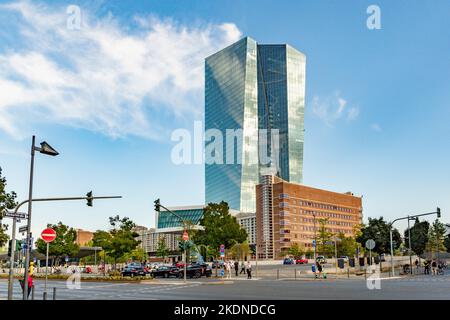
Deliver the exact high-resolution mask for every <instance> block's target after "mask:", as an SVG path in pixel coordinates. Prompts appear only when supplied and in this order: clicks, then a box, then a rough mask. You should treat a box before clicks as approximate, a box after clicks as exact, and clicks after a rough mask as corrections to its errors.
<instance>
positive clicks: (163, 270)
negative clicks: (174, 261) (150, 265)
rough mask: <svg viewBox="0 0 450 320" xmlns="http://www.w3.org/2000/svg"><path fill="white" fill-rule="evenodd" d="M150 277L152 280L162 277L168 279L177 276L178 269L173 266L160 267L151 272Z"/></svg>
mask: <svg viewBox="0 0 450 320" xmlns="http://www.w3.org/2000/svg"><path fill="white" fill-rule="evenodd" d="M151 275H152V277H153V278H157V277H163V278H169V277H171V276H174V277H176V276H178V268H177V267H173V266H170V267H169V266H160V267H158V268H157V269H155V270H152V271H151Z"/></svg>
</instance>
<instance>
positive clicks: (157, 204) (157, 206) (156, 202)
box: [154, 199, 161, 212]
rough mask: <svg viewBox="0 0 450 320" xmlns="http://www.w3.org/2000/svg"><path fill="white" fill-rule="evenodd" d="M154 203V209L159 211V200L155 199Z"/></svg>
mask: <svg viewBox="0 0 450 320" xmlns="http://www.w3.org/2000/svg"><path fill="white" fill-rule="evenodd" d="M154 204H155V211H157V212H160V211H161V202H160V201H159V199H156V200H155V201H154Z"/></svg>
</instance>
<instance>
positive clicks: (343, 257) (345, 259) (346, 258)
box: [339, 256, 348, 262]
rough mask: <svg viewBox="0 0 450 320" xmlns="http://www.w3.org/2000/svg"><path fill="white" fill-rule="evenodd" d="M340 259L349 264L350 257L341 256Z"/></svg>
mask: <svg viewBox="0 0 450 320" xmlns="http://www.w3.org/2000/svg"><path fill="white" fill-rule="evenodd" d="M339 259H344V262H348V257H347V256H340V257H339Z"/></svg>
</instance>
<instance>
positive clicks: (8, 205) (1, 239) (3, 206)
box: [0, 167, 17, 247]
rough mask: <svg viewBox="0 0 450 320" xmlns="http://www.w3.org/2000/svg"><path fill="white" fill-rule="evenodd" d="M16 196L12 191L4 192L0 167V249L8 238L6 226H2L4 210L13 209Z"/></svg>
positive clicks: (4, 187) (3, 179)
mask: <svg viewBox="0 0 450 320" xmlns="http://www.w3.org/2000/svg"><path fill="white" fill-rule="evenodd" d="M16 198H17V194H16V193H15V192H14V191H11V192H6V178H5V177H3V176H2V168H1V167H0V247H3V246H4V245H5V244H6V242H8V239H9V236H8V235H7V234H6V231H7V230H8V225H6V224H3V223H2V222H3V217H4V215H5V213H6V210H7V209H8V210H11V209H14V208H15V207H16V205H17V203H16Z"/></svg>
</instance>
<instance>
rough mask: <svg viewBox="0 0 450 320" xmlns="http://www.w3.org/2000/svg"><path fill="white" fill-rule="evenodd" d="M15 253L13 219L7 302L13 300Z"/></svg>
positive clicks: (14, 222)
mask: <svg viewBox="0 0 450 320" xmlns="http://www.w3.org/2000/svg"><path fill="white" fill-rule="evenodd" d="M15 253H16V218H13V226H12V234H11V257H10V258H9V278H8V300H12V298H13V280H14V279H13V278H14V254H15Z"/></svg>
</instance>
